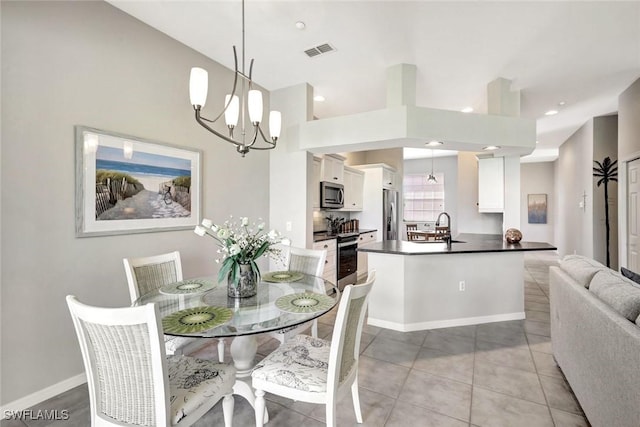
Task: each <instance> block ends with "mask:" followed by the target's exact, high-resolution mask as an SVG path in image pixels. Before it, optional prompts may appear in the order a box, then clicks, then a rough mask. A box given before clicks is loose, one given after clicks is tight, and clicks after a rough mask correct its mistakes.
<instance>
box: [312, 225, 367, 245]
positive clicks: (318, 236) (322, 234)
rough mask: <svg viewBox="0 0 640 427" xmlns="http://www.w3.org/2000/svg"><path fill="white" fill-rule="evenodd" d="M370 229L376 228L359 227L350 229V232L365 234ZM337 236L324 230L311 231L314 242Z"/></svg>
mask: <svg viewBox="0 0 640 427" xmlns="http://www.w3.org/2000/svg"><path fill="white" fill-rule="evenodd" d="M372 231H377V230H376V229H375V228H372V229H368V228H361V229H360V230H356V231H352V232H351V233H354V234H365V233H370V232H372ZM351 233H349V234H351ZM337 237H338V235H337V234H328V233H327V232H326V231H319V232H317V233H313V241H314V242H321V241H323V240H331V239H335V238H337Z"/></svg>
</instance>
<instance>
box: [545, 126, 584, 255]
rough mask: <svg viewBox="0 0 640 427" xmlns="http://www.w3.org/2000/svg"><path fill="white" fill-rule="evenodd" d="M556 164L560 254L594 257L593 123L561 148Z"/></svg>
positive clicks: (557, 225) (557, 226)
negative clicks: (582, 205) (583, 203)
mask: <svg viewBox="0 0 640 427" xmlns="http://www.w3.org/2000/svg"><path fill="white" fill-rule="evenodd" d="M554 165H555V173H554V175H555V181H556V183H555V184H556V185H555V190H554V193H555V195H556V197H555V202H556V203H555V209H554V217H555V218H556V220H557V221H556V226H555V230H554V233H555V239H554V241H555V244H556V246H557V247H558V253H559V254H560V256H564V255H567V254H573V253H577V254H579V255H584V256H587V257H593V177H592V170H593V120H589V121H588V122H587V123H585V124H584V125H582V127H580V129H578V130H577V131H576V132H574V134H573V135H571V137H569V139H568V140H566V141H565V142H564V144H562V145H561V146H560V153H559V156H558V160H556V161H555V162H554ZM583 194H585V198H584V199H583ZM583 201H584V202H585V206H584V208H581V207H580V203H581V202H583Z"/></svg>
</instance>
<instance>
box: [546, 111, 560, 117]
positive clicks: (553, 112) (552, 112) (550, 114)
mask: <svg viewBox="0 0 640 427" xmlns="http://www.w3.org/2000/svg"><path fill="white" fill-rule="evenodd" d="M555 114H558V110H549V111H547V112H546V113H544V115H545V116H553V115H555Z"/></svg>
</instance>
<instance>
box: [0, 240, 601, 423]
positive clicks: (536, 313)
mask: <svg viewBox="0 0 640 427" xmlns="http://www.w3.org/2000/svg"><path fill="white" fill-rule="evenodd" d="M555 262H557V256H556V255H555V254H552V253H548V252H539V253H535V252H532V253H529V254H527V255H526V256H525V309H526V315H527V319H526V320H523V321H511V322H500V323H491V324H484V325H478V326H463V327H457V328H446V329H440V330H432V331H420V332H411V333H401V332H395V331H391V330H386V329H381V328H376V327H372V326H367V327H366V328H365V332H364V333H363V337H362V344H361V352H362V356H361V358H360V371H359V383H360V400H361V405H362V412H363V416H364V424H362V425H364V426H388V427H390V426H421V427H425V426H451V427H454V426H456V427H457V426H460V427H463V426H467V427H473V426H476V427H480V426H491V427H497V426H505V427H514V426H517V427H525V426H531V427H534V426H556V427H564V426H588V425H589V424H588V422H587V421H586V419H585V418H584V415H583V413H582V410H581V409H580V405H579V404H578V402H577V401H576V399H575V397H574V396H573V393H572V392H571V388H570V387H569V385H568V384H567V382H566V381H565V379H564V377H563V376H562V373H561V372H560V370H559V368H558V367H557V366H556V364H555V362H554V360H553V357H552V355H551V342H550V338H549V335H550V333H549V298H548V295H549V284H548V277H549V275H548V267H549V265H551V264H554V263H555ZM334 319H335V313H333V312H332V313H329V314H328V315H326V316H324V317H322V318H321V319H320V323H319V335H320V336H321V337H330V335H331V331H332V326H333V321H334ZM277 344H278V342H277V341H276V340H273V339H271V340H268V341H265V342H262V344H261V345H260V347H259V348H258V353H259V357H264V355H266V354H268V353H269V352H270V351H272V350H273V349H274V348H275V347H276V346H277ZM215 351H216V350H215V348H210V349H204V350H202V352H201V355H202V356H210V357H214V356H215V355H216V352H215ZM227 351H228V346H227ZM267 399H268V400H267V407H268V409H269V413H270V417H271V421H270V422H269V424H268V425H269V426H273V427H276V426H282V427H288V426H292V427H294V426H295V427H299V426H322V425H324V407H323V406H320V405H312V404H307V403H301V402H293V401H291V400H288V399H283V398H279V397H277V396H271V395H267ZM44 408H52V409H69V410H70V415H71V416H70V419H69V420H68V421H66V422H64V423H57V424H46V423H35V422H33V423H29V424H28V426H29V427H35V426H45V425H48V426H82V427H86V426H88V425H89V411H88V397H87V391H86V386H81V387H77V388H76V389H74V390H71V391H69V392H67V393H64V394H62V395H60V396H57V397H56V398H54V399H51V400H50V401H47V402H45V403H43V404H42V405H38V407H37V408H34V409H44ZM252 424H253V411H252V409H251V407H250V406H249V405H248V404H247V403H246V401H245V400H244V399H242V398H240V397H237V398H236V405H235V412H234V425H236V426H242V427H245V426H251V425H252ZM195 425H196V426H198V427H201V426H202V427H204V426H221V425H224V424H223V422H222V410H221V408H220V407H219V405H217V406H216V407H214V408H213V409H212V410H211V411H210V412H209V413H208V414H207V415H206V416H205V417H204V418H203V419H201V420H200V421H198V422H197V423H196V424H195ZM338 425H339V426H354V425H357V424H356V420H355V416H354V414H353V409H352V404H351V396H350V395H349V396H346V397H345V398H344V399H343V400H342V401H341V403H340V405H339V407H338ZM2 426H3V427H5V426H6V427H24V426H25V424H23V423H21V422H7V421H3V422H2Z"/></svg>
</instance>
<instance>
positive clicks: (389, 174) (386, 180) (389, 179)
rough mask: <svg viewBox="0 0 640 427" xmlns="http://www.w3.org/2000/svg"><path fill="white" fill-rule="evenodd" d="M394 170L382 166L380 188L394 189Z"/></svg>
mask: <svg viewBox="0 0 640 427" xmlns="http://www.w3.org/2000/svg"><path fill="white" fill-rule="evenodd" d="M396 186H397V178H396V172H395V171H393V170H391V169H389V168H386V167H384V168H382V188H390V189H394V190H395V189H396Z"/></svg>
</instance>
